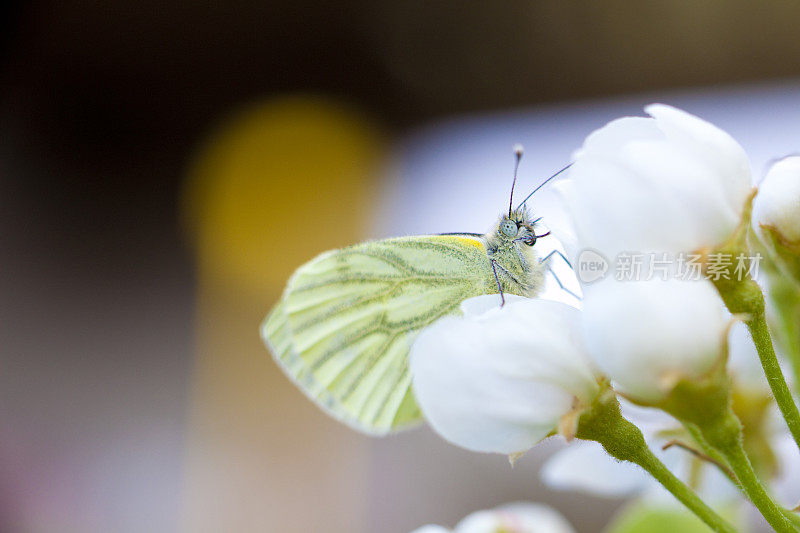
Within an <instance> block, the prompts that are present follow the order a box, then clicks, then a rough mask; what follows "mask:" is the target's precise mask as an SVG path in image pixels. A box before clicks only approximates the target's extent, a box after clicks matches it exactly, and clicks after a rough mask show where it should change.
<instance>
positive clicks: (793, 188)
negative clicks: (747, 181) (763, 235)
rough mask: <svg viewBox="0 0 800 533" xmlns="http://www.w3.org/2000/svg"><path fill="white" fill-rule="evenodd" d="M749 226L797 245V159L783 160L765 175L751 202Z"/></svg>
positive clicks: (799, 202) (799, 192) (799, 169)
mask: <svg viewBox="0 0 800 533" xmlns="http://www.w3.org/2000/svg"><path fill="white" fill-rule="evenodd" d="M753 225H754V226H755V228H756V231H759V232H762V230H763V228H765V227H770V228H772V229H774V230H775V231H777V232H778V234H780V235H781V236H782V237H783V238H784V239H785V240H786V241H787V242H789V243H796V244H798V245H800V156H792V157H787V158H784V159H782V160H780V161H778V162H777V163H775V164H774V165H773V166H772V168H770V170H769V172H767V175H766V177H765V178H764V181H763V182H761V185H759V187H758V194H757V195H756V198H755V200H753Z"/></svg>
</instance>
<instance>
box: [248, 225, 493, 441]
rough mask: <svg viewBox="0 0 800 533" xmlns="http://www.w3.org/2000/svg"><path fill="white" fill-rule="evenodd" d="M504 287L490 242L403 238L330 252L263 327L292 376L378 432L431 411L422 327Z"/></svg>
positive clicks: (324, 402)
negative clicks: (415, 390)
mask: <svg viewBox="0 0 800 533" xmlns="http://www.w3.org/2000/svg"><path fill="white" fill-rule="evenodd" d="M494 292H497V290H496V285H495V280H494V276H493V274H492V269H491V266H490V263H489V260H488V258H487V255H486V249H485V248H484V245H483V241H482V240H480V239H478V238H475V237H472V236H466V235H464V236H462V235H432V236H424V237H401V238H396V239H387V240H383V241H376V242H368V243H363V244H358V245H355V246H351V247H349V248H344V249H341V250H334V251H331V252H326V253H324V254H322V255H320V256H318V257H317V258H315V259H313V260H311V261H310V262H308V263H306V264H305V265H303V266H302V267H300V268H299V269H298V270H297V272H296V273H295V274H294V276H292V278H291V279H290V280H289V284H288V286H287V288H286V291H285V292H284V294H283V297H282V299H281V301H280V302H279V303H278V305H277V306H276V307H275V309H273V311H272V312H271V313H270V315H269V316H268V317H267V319H266V320H265V322H264V324H263V325H262V337H263V338H264V340H265V341H266V342H267V344H268V345H269V346H270V348H271V350H272V352H273V354H274V356H275V359H276V360H277V361H278V363H279V364H280V365H281V367H282V368H283V369H284V370H285V371H286V373H287V374H288V375H289V376H290V377H291V378H292V379H293V380H294V381H295V382H296V383H297V384H298V385H299V386H300V387H301V388H302V389H303V391H304V392H305V393H306V394H307V395H308V396H309V397H310V398H312V399H313V400H314V401H316V402H317V403H318V404H320V405H321V406H323V407H324V408H325V409H326V410H327V411H328V412H330V413H331V414H332V415H333V416H335V417H336V418H338V419H340V420H342V421H344V422H347V423H348V424H350V425H351V426H353V427H356V428H358V429H360V430H362V431H365V432H368V433H371V434H382V433H386V432H388V431H391V430H394V429H398V428H401V427H403V426H408V425H410V424H413V423H415V422H417V421H419V420H420V418H421V415H420V412H419V409H418V408H417V405H416V403H415V401H414V397H413V394H412V392H411V376H410V375H409V370H408V353H409V350H410V348H411V343H412V342H413V341H414V338H415V337H416V335H417V334H418V333H419V331H420V330H421V329H422V328H424V327H426V326H428V325H429V324H431V323H433V322H434V321H435V320H437V319H438V318H440V317H442V316H444V315H448V314H453V313H458V312H459V304H460V303H461V302H462V301H463V300H465V299H467V298H470V297H472V296H477V295H480V294H488V293H494Z"/></svg>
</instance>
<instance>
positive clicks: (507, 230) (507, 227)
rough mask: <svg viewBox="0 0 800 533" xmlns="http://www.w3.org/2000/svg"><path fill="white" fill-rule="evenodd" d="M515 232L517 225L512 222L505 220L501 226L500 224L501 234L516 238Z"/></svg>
mask: <svg viewBox="0 0 800 533" xmlns="http://www.w3.org/2000/svg"><path fill="white" fill-rule="evenodd" d="M517 230H518V228H517V224H516V223H515V222H514V221H513V220H509V219H506V220H504V221H503V223H502V224H500V231H502V232H503V234H504V235H506V236H508V237H514V236H516V235H517Z"/></svg>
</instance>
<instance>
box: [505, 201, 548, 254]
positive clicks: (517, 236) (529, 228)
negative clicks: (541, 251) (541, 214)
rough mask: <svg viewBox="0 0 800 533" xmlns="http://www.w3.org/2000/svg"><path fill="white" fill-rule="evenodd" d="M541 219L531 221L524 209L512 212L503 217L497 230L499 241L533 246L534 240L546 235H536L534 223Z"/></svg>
mask: <svg viewBox="0 0 800 533" xmlns="http://www.w3.org/2000/svg"><path fill="white" fill-rule="evenodd" d="M539 220H541V218H537V219H535V220H532V219H531V216H530V214H529V213H528V211H527V209H525V208H524V207H522V208H520V209H517V210H515V211H512V212H511V214H510V215H503V217H502V218H501V219H500V223H499V225H498V228H497V236H498V237H499V238H500V240H503V241H506V242H509V243H515V244H519V245H527V246H533V245H534V244H536V239H538V238H541V237H544V236H545V235H548V234H549V232H548V233H545V234H542V235H536V229H535V226H536V223H537V222H539Z"/></svg>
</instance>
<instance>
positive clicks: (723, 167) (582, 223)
mask: <svg viewBox="0 0 800 533" xmlns="http://www.w3.org/2000/svg"><path fill="white" fill-rule="evenodd" d="M646 111H647V112H648V113H649V114H650V115H651V116H652V117H653V118H638V117H627V118H622V119H618V120H615V121H613V122H610V123H609V124H608V125H606V126H605V127H603V128H601V129H599V130H597V131H595V132H594V133H592V134H591V135H589V136H588V137H587V138H586V141H585V142H584V144H583V147H582V148H581V149H580V150H579V151H578V152H577V153H576V154H575V157H574V160H575V162H574V164H573V166H572V168H571V169H570V172H569V176H570V178H571V180H572V182H573V185H572V187H571V190H570V195H569V199H568V200H569V204H570V210H571V213H572V217H573V222H574V225H575V232H576V234H577V236H578V240H579V241H580V244H581V245H582V246H584V247H587V248H593V249H595V250H598V251H600V252H602V253H604V254H605V255H606V256H607V257H614V256H615V255H616V254H618V253H620V252H623V251H637V252H672V253H677V252H683V251H685V252H689V251H695V250H699V249H701V248H704V247H713V246H715V245H718V244H721V243H722V242H723V241H725V240H726V238H727V237H728V236H730V235H731V233H732V232H733V230H734V228H736V226H737V224H738V223H739V222H740V220H741V217H742V213H743V209H744V207H745V204H746V201H747V198H748V194H749V192H750V190H751V180H750V167H749V163H748V160H747V157H746V155H745V153H744V150H742V147H741V146H740V145H739V144H738V143H737V142H736V141H735V140H733V138H731V137H730V136H729V135H728V134H727V133H725V132H724V131H722V130H720V129H719V128H717V127H715V126H713V125H712V124H710V123H708V122H706V121H704V120H701V119H699V118H697V117H695V116H693V115H690V114H689V113H686V112H684V111H681V110H679V109H675V108H673V107H669V106H666V105H662V104H654V105H650V106H648V107H647V108H646Z"/></svg>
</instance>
